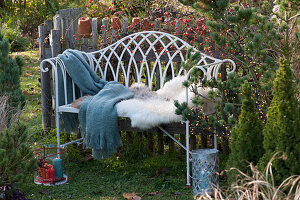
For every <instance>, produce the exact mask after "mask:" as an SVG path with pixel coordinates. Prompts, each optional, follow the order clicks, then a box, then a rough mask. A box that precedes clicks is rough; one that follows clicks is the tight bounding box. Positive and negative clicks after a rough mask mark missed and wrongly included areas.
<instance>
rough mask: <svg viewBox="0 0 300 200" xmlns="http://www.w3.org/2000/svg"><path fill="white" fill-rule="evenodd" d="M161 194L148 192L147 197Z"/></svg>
mask: <svg viewBox="0 0 300 200" xmlns="http://www.w3.org/2000/svg"><path fill="white" fill-rule="evenodd" d="M160 194H161V193H160V192H148V193H147V194H146V195H148V196H156V195H160Z"/></svg>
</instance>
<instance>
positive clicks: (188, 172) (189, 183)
mask: <svg viewBox="0 0 300 200" xmlns="http://www.w3.org/2000/svg"><path fill="white" fill-rule="evenodd" d="M185 128H186V129H185V136H186V138H185V140H186V185H191V180H190V141H189V136H190V130H189V122H188V121H186V127H185Z"/></svg>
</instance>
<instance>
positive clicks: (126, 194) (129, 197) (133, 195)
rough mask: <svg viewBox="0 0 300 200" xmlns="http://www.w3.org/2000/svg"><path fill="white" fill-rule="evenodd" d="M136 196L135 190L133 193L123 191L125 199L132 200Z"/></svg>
mask: <svg viewBox="0 0 300 200" xmlns="http://www.w3.org/2000/svg"><path fill="white" fill-rule="evenodd" d="M135 196H136V194H135V193H134V192H133V193H123V197H124V198H125V199H129V200H131V199H132V198H133V197H135Z"/></svg>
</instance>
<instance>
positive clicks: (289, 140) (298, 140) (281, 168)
mask: <svg viewBox="0 0 300 200" xmlns="http://www.w3.org/2000/svg"><path fill="white" fill-rule="evenodd" d="M293 80H294V73H293V71H292V70H291V67H290V65H289V63H288V62H287V61H284V60H281V61H280V68H279V69H278V70H277V73H276V78H275V80H274V91H273V96H274V97H273V99H272V103H271V105H270V107H269V109H268V117H267V124H266V127H265V129H264V131H263V135H264V143H263V144H264V149H265V154H264V156H263V157H262V158H261V160H260V168H261V170H263V168H264V167H266V165H267V163H268V161H269V160H270V158H271V157H272V155H273V154H274V153H276V152H283V153H284V154H285V156H284V159H277V160H274V161H273V163H272V169H273V174H274V180H275V182H276V183H279V182H281V181H282V180H284V179H285V178H287V177H289V176H291V175H295V174H300V160H299V158H300V107H299V101H298V100H297V99H296V93H297V86H296V84H295V82H294V81H293Z"/></svg>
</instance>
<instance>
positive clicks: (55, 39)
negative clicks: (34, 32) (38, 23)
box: [50, 30, 61, 57]
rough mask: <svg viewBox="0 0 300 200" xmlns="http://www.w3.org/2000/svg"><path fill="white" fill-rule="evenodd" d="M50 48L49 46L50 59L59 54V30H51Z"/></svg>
mask: <svg viewBox="0 0 300 200" xmlns="http://www.w3.org/2000/svg"><path fill="white" fill-rule="evenodd" d="M50 46H51V52H52V57H55V56H57V55H58V54H60V53H61V43H60V30H51V32H50Z"/></svg>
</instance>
